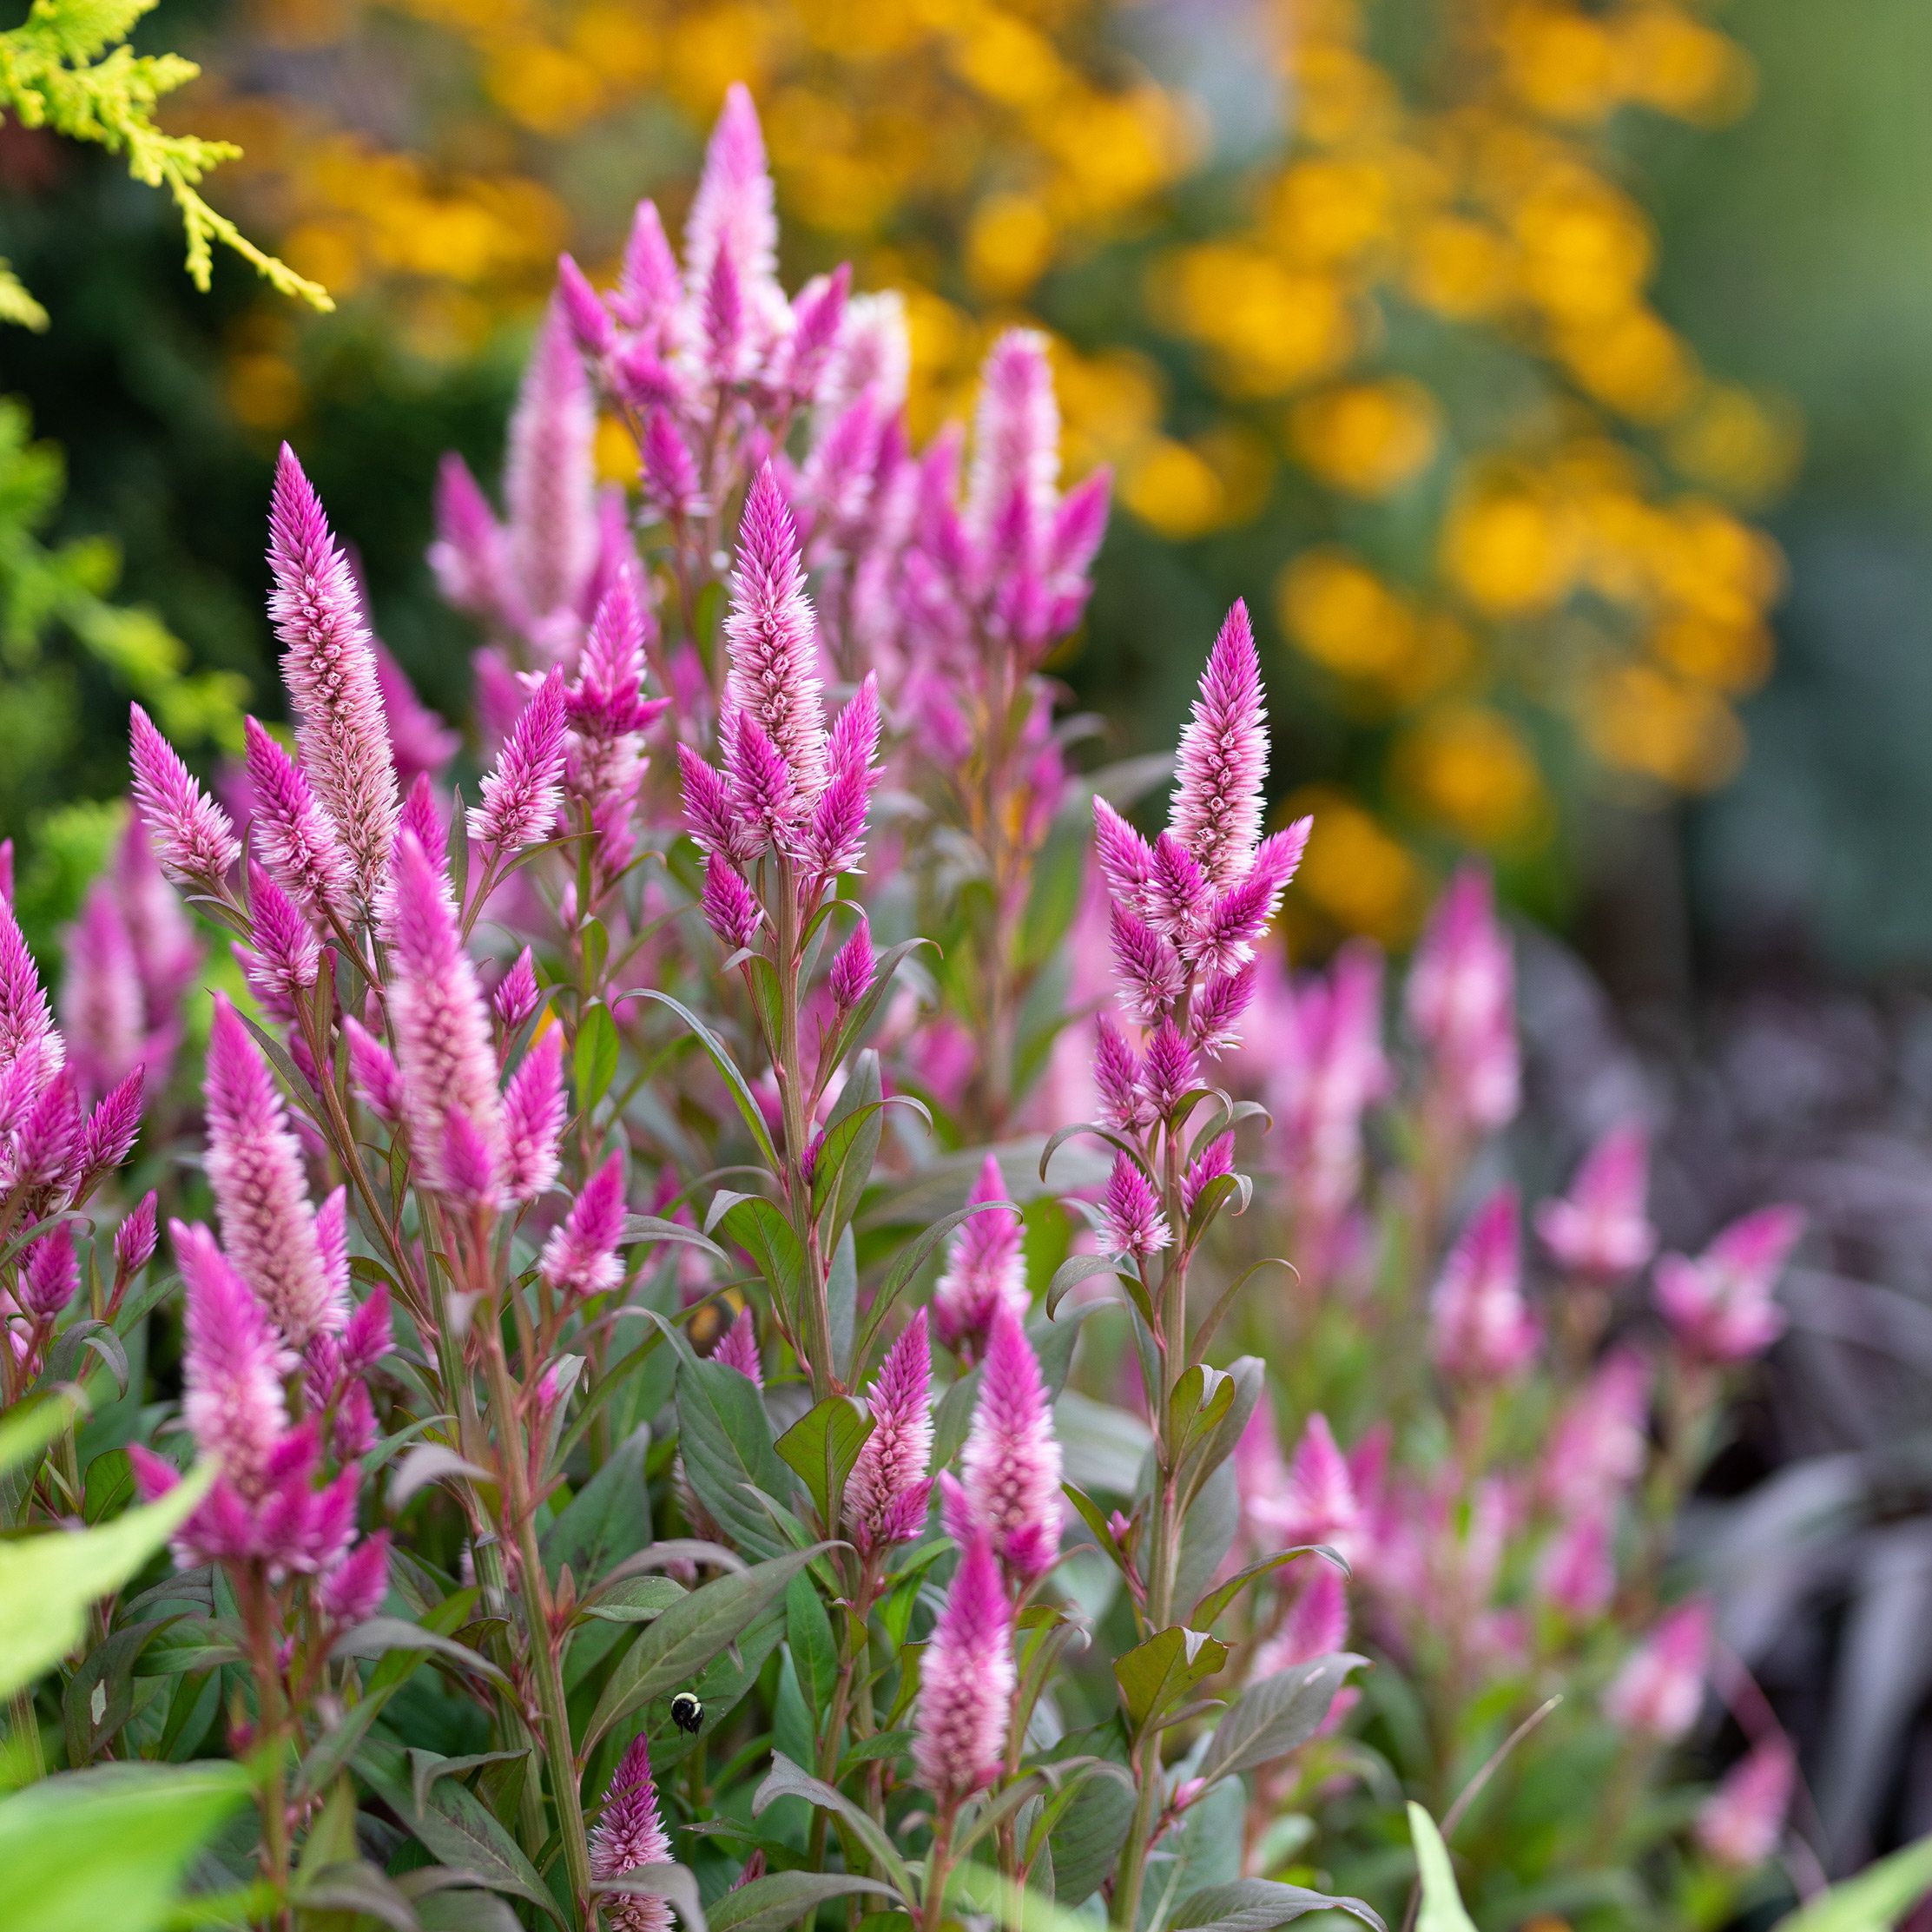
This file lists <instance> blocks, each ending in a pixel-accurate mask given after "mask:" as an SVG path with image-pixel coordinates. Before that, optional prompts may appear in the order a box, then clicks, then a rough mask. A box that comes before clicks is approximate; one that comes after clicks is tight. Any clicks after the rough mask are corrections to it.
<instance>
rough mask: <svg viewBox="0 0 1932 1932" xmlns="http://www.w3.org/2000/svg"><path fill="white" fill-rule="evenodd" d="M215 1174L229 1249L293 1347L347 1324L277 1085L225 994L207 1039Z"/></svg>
mask: <svg viewBox="0 0 1932 1932" xmlns="http://www.w3.org/2000/svg"><path fill="white" fill-rule="evenodd" d="M202 1092H203V1095H204V1098H206V1100H207V1103H208V1181H209V1184H210V1185H211V1186H212V1187H213V1188H214V1205H215V1210H216V1212H217V1214H218V1215H219V1217H220V1219H221V1240H222V1244H223V1245H224V1247H225V1248H226V1249H227V1252H228V1254H229V1255H230V1256H231V1257H232V1258H233V1260H234V1265H235V1267H236V1268H237V1269H239V1270H240V1271H241V1277H242V1279H243V1280H244V1281H245V1282H247V1284H248V1286H249V1288H250V1289H252V1290H253V1291H254V1294H255V1296H256V1297H257V1298H258V1299H259V1300H260V1302H261V1304H262V1306H263V1307H264V1308H265V1309H267V1311H268V1313H269V1315H270V1316H271V1317H272V1319H273V1320H274V1324H275V1326H276V1328H277V1329H280V1332H281V1335H282V1338H283V1340H284V1341H286V1342H287V1343H288V1345H289V1346H290V1348H298V1349H299V1348H303V1347H305V1346H306V1345H307V1343H308V1342H309V1341H310V1339H311V1338H312V1337H313V1336H314V1335H319V1334H321V1333H322V1332H324V1331H325V1330H327V1329H334V1328H337V1327H339V1326H340V1322H341V1320H342V1317H343V1315H344V1314H345V1313H346V1308H345V1306H344V1304H343V1303H342V1302H341V1301H340V1298H339V1297H338V1296H335V1295H334V1294H333V1293H332V1292H331V1289H330V1287H329V1283H328V1282H327V1279H326V1276H325V1273H324V1270H323V1266H322V1254H321V1250H320V1246H319V1245H318V1243H317V1240H316V1234H315V1210H314V1209H313V1206H312V1205H311V1204H310V1202H309V1198H308V1188H307V1183H306V1182H305V1180H304V1178H303V1175H302V1153H301V1147H300V1143H299V1142H298V1141H297V1140H296V1138H295V1136H294V1134H293V1131H291V1130H290V1128H289V1124H288V1116H287V1109H286V1108H285V1107H284V1105H283V1104H282V1097H281V1094H280V1090H279V1089H278V1088H277V1087H276V1085H275V1080H274V1074H273V1073H271V1072H270V1071H269V1067H268V1063H267V1060H266V1059H265V1058H263V1057H262V1052H261V1049H260V1047H259V1046H257V1045H255V1043H254V1040H253V1039H250V1038H249V1037H248V1031H247V1027H245V1026H244V1025H242V1023H241V1016H240V1015H239V1014H238V1013H237V1012H235V1010H234V1007H233V1006H230V1005H229V1004H228V1002H227V998H226V996H225V995H223V994H221V993H219V992H218V993H216V994H215V996H214V1024H213V1025H212V1026H211V1027H210V1029H209V1032H208V1074H207V1078H206V1081H205V1083H204V1085H203V1088H202Z"/></svg>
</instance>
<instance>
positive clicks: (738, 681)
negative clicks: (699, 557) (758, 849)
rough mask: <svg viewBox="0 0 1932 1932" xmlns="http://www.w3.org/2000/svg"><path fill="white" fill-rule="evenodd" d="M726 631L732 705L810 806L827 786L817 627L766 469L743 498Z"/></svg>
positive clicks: (787, 515) (787, 514)
mask: <svg viewBox="0 0 1932 1932" xmlns="http://www.w3.org/2000/svg"><path fill="white" fill-rule="evenodd" d="M724 628H725V636H726V637H727V639H728V641H729V646H730V660H731V668H730V675H729V679H728V681H727V685H726V691H727V696H728V697H729V702H730V703H731V705H732V707H733V709H735V710H737V711H739V712H742V714H743V715H744V716H745V717H746V718H748V719H750V720H752V721H754V722H755V723H756V724H757V725H758V727H759V729H761V730H762V732H763V734H764V735H765V736H766V737H768V739H769V740H770V741H771V742H772V744H773V745H774V746H775V748H776V749H777V752H778V755H779V756H780V757H781V758H782V759H783V760H784V762H785V768H786V770H787V771H788V774H789V775H790V777H791V781H792V785H793V787H794V788H795V790H796V791H797V793H798V794H799V795H800V796H801V801H804V802H806V803H808V802H809V801H811V800H813V799H814V798H815V797H816V796H817V795H818V793H819V790H820V788H821V787H822V786H823V784H824V782H825V756H826V735H825V709H824V704H823V702H822V700H821V696H820V684H819V669H818V658H819V649H818V626H817V623H816V622H815V620H814V617H813V615H812V606H811V603H810V601H809V599H808V597H806V595H805V572H804V568H803V566H802V564H801V562H800V560H799V546H798V532H797V531H796V529H795V527H794V525H793V523H792V513H791V511H790V510H789V509H788V508H787V506H786V503H785V498H784V494H783V492H782V491H781V490H780V489H779V487H778V479H777V478H776V477H775V475H774V474H773V471H772V466H771V465H770V464H768V463H767V464H765V465H762V467H761V469H760V470H759V471H758V474H757V475H756V476H755V477H754V478H752V484H751V489H750V491H749V492H748V494H747V496H746V498H745V510H744V519H743V521H742V523H741V524H739V526H738V562H737V569H736V570H735V572H734V573H733V576H732V582H731V609H730V612H729V615H728V616H727V617H726V618H725V621H724ZM728 749H729V748H728Z"/></svg>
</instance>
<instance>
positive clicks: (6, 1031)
mask: <svg viewBox="0 0 1932 1932" xmlns="http://www.w3.org/2000/svg"><path fill="white" fill-rule="evenodd" d="M66 1051H67V1049H66V1045H65V1044H64V1042H63V1040H62V1039H61V1036H60V1033H59V1032H58V1031H57V1030H56V1027H55V1025H54V1015H53V1012H52V1010H51V1009H50V1008H49V1006H48V1004H47V992H46V989H45V987H43V986H42V985H41V981H40V968H39V967H38V966H36V964H35V963H34V956H33V954H32V953H30V951H29V950H28V947H27V940H26V935H25V934H24V933H22V931H21V930H20V921H19V920H17V919H16V918H15V917H14V910H13V900H11V898H9V897H0V1079H3V1078H5V1077H7V1076H10V1075H11V1074H13V1073H14V1072H16V1070H20V1071H22V1072H24V1073H25V1074H26V1076H27V1077H28V1078H30V1080H31V1081H32V1083H33V1086H32V1091H33V1093H34V1094H36V1095H37V1094H38V1092H39V1091H40V1088H41V1086H42V1085H43V1084H44V1083H45V1082H46V1081H48V1080H50V1079H51V1078H53V1077H54V1075H55V1074H56V1072H59V1070H60V1066H61V1062H62V1061H63V1058H65V1056H66ZM7 1124H10V1123H3V1122H0V1130H3V1128H4V1126H5V1125H7Z"/></svg>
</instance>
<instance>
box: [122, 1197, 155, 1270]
mask: <svg viewBox="0 0 1932 1932" xmlns="http://www.w3.org/2000/svg"><path fill="white" fill-rule="evenodd" d="M155 1200H156V1197H155V1190H153V1189H152V1188H149V1189H148V1191H147V1193H145V1194H144V1195H142V1197H141V1198H140V1200H139V1201H137V1202H136V1203H135V1205H134V1206H133V1208H132V1209H130V1210H129V1214H128V1217H127V1219H126V1220H124V1221H123V1222H122V1223H121V1225H120V1226H119V1227H118V1228H116V1229H115V1230H114V1272H115V1279H116V1280H117V1281H122V1282H126V1281H131V1280H133V1278H134V1277H135V1276H136V1275H138V1274H139V1273H140V1272H141V1271H142V1269H143V1268H145V1267H146V1266H147V1265H148V1263H149V1262H150V1261H152V1260H153V1259H154V1256H155Z"/></svg>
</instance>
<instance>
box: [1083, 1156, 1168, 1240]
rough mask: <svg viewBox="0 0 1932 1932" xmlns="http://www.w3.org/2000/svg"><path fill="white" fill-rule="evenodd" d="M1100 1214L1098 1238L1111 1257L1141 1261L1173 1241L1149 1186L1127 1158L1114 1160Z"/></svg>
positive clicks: (1119, 1157)
mask: <svg viewBox="0 0 1932 1932" xmlns="http://www.w3.org/2000/svg"><path fill="white" fill-rule="evenodd" d="M1100 1213H1101V1232H1102V1236H1103V1238H1104V1241H1105V1243H1106V1245H1107V1248H1108V1250H1110V1251H1111V1253H1113V1254H1117V1255H1126V1256H1130V1257H1131V1259H1133V1260H1135V1261H1145V1260H1147V1259H1148V1258H1149V1257H1150V1256H1153V1255H1157V1254H1159V1253H1160V1251H1161V1250H1163V1249H1164V1248H1165V1247H1167V1246H1168V1245H1169V1244H1170V1243H1171V1242H1172V1241H1173V1239H1174V1235H1173V1230H1171V1229H1170V1227H1169V1226H1168V1224H1167V1217H1166V1216H1165V1215H1164V1214H1163V1213H1162V1212H1161V1208H1160V1202H1159V1200H1158V1198H1157V1197H1156V1195H1155V1193H1154V1189H1153V1184H1152V1183H1151V1182H1150V1181H1149V1180H1148V1178H1147V1177H1146V1175H1145V1174H1144V1173H1143V1172H1142V1171H1141V1166H1140V1163H1139V1162H1138V1161H1137V1160H1135V1159H1134V1158H1133V1157H1131V1155H1129V1154H1125V1153H1119V1154H1116V1155H1115V1156H1114V1161H1113V1171H1112V1172H1111V1174H1110V1175H1109V1176H1108V1177H1107V1190H1106V1193H1105V1195H1104V1197H1102V1200H1101V1203H1100Z"/></svg>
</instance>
